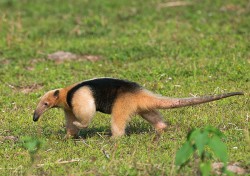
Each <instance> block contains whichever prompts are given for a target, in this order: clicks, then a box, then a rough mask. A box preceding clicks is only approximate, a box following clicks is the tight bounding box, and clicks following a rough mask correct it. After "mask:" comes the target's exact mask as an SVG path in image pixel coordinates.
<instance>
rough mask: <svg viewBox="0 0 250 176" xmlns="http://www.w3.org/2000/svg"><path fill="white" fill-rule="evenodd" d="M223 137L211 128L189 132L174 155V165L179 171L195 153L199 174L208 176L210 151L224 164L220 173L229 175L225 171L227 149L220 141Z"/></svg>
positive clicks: (218, 131)
mask: <svg viewBox="0 0 250 176" xmlns="http://www.w3.org/2000/svg"><path fill="white" fill-rule="evenodd" d="M223 137H224V135H223V134H222V132H220V130H218V129H216V128H214V127H211V126H208V127H205V128H204V129H200V128H198V129H194V130H192V131H190V132H189V133H188V135H187V141H186V142H185V143H184V144H183V145H182V147H181V148H180V149H179V150H178V151H177V153H176V158H175V164H176V165H177V166H180V169H181V168H182V167H183V166H185V165H186V164H187V163H188V162H189V159H190V157H191V155H192V154H195V152H196V151H197V153H198V157H199V158H200V164H199V172H200V174H201V175H203V176H206V175H209V174H210V172H211V170H212V168H211V162H210V160H211V158H212V154H211V153H210V151H211V152H213V153H214V155H215V156H216V157H218V158H219V159H220V160H221V161H222V162H223V163H224V166H223V168H222V172H223V173H226V174H229V172H228V171H227V170H226V163H227V161H228V155H227V147H226V145H225V144H224V143H223V142H222V140H221V139H222V138H223ZM208 148H209V149H210V150H208Z"/></svg>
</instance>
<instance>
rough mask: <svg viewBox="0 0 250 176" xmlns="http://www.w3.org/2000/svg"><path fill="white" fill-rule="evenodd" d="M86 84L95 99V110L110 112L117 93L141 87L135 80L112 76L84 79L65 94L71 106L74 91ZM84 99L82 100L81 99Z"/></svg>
mask: <svg viewBox="0 0 250 176" xmlns="http://www.w3.org/2000/svg"><path fill="white" fill-rule="evenodd" d="M83 86H88V87H89V88H90V89H91V90H92V92H93V97H94V100H95V105H96V110H97V111H100V112H103V113H106V114H110V113H111V111H112V106H113V104H114V102H115V100H116V98H117V96H118V95H120V94H123V93H126V92H136V91H138V90H140V89H142V87H141V86H140V85H138V84H137V83H135V82H130V81H126V80H120V79H113V78H98V79H93V80H88V81H84V82H82V83H80V84H78V85H76V86H75V87H73V88H72V89H71V90H70V91H69V92H68V94H67V103H68V105H69V107H71V108H72V98H73V96H74V94H75V92H76V91H77V90H78V89H79V88H81V87H83ZM83 101H84V100H83Z"/></svg>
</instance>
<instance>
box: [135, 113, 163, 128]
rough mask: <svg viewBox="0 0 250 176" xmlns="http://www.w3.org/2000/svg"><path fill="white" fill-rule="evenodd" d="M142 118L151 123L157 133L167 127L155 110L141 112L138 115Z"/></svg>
mask: <svg viewBox="0 0 250 176" xmlns="http://www.w3.org/2000/svg"><path fill="white" fill-rule="evenodd" d="M139 114H140V115H141V116H142V118H144V119H145V120H147V121H148V122H149V123H151V124H152V125H153V126H154V127H155V129H156V130H157V132H162V131H163V130H164V129H166V127H167V125H166V123H164V121H163V118H162V115H161V114H160V112H159V111H157V110H150V111H143V112H140V113H139Z"/></svg>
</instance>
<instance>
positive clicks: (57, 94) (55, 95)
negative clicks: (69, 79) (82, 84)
mask: <svg viewBox="0 0 250 176" xmlns="http://www.w3.org/2000/svg"><path fill="white" fill-rule="evenodd" d="M54 97H55V98H59V90H55V92H54Z"/></svg>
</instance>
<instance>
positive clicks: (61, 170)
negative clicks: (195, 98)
mask: <svg viewBox="0 0 250 176" xmlns="http://www.w3.org/2000/svg"><path fill="white" fill-rule="evenodd" d="M189 2H190V3H191V4H190V5H184V6H180V7H164V4H166V3H167V1H161V0H154V1H153V0H148V1H143V0H137V1H115V0H110V1H98V0H95V1H89V0H84V1H80V0H75V1H63V2H62V1H59V0H54V1H48V0H44V1H38V0H34V1H27V0H1V1H0V38H1V40H0V81H1V84H0V92H1V93H0V110H1V113H0V124H1V128H0V142H1V147H0V156H1V158H2V159H1V164H0V170H1V174H2V175H25V174H30V175H176V174H177V173H176V168H175V167H174V157H175V153H176V151H177V149H178V148H179V147H180V146H181V144H183V142H184V140H185V137H186V134H187V133H188V131H189V130H190V129H191V128H198V127H203V126H206V125H212V126H215V127H217V128H219V129H220V130H221V131H222V132H223V133H224V134H225V135H226V136H227V140H226V141H224V142H225V143H226V144H227V147H228V151H229V160H230V162H231V163H234V162H239V163H240V165H241V166H242V167H243V168H246V169H248V171H249V164H250V163H249V161H250V152H249V147H248V146H249V110H250V106H249V93H250V92H249V90H250V84H249V78H250V69H249V68H250V67H249V66H250V60H249V58H250V52H249V51H250V47H249V46H250V45H249V40H250V34H249V29H250V23H249V21H250V4H249V2H247V1H238V0H228V1H219V0H216V1H209V0H204V1H199V0H192V1H189ZM59 50H63V51H69V52H72V53H75V54H77V55H86V54H87V55H93V56H101V57H102V59H101V60H99V61H97V62H90V61H86V60H77V61H67V62H63V63H61V64H56V63H55V62H53V61H51V60H49V59H47V55H48V54H50V53H53V52H56V51H59ZM105 76H108V77H116V78H124V79H128V80H133V81H136V82H138V83H140V84H142V85H143V86H145V87H146V88H148V89H149V90H152V91H154V92H156V93H159V94H163V95H166V96H171V97H187V96H191V95H204V94H217V93H222V92H230V91H243V92H245V96H241V97H232V98H228V99H225V100H221V101H218V102H213V103H208V104H205V105H200V106H195V107H187V108H181V109H175V110H169V111H162V114H163V115H164V117H165V120H166V121H167V122H168V123H169V124H170V125H169V128H168V130H167V131H166V132H165V133H164V134H163V135H162V136H161V138H160V139H159V140H158V141H155V140H154V138H155V132H154V129H153V128H152V127H151V126H150V125H149V124H148V123H146V122H145V121H143V120H142V119H140V118H139V117H135V118H133V119H132V121H131V122H130V123H129V124H128V128H127V134H128V135H127V136H125V137H122V138H121V139H118V140H116V141H113V140H110V137H109V135H108V134H109V133H110V117H109V116H108V115H104V114H101V113H97V114H96V116H95V118H94V120H93V122H92V123H91V125H90V127H89V129H87V130H85V131H82V132H81V135H82V136H83V137H84V140H80V141H73V140H67V141H64V140H63V137H64V135H65V128H64V117H63V113H62V111H60V110H56V109H55V110H51V111H49V112H47V113H46V114H44V116H43V117H42V119H40V121H39V122H38V123H34V122H33V121H32V114H33V110H34V108H35V106H36V103H37V101H38V98H39V97H40V96H41V95H42V94H43V93H44V92H46V91H48V90H50V89H55V88H58V87H65V86H67V85H70V84H72V83H75V82H79V81H81V80H85V79H90V78H93V77H105ZM24 136H32V137H36V138H38V139H42V140H44V141H45V143H46V144H45V145H44V146H43V148H41V149H40V150H39V151H38V153H37V156H36V160H35V163H33V164H32V163H31V161H30V156H29V153H28V151H27V150H25V149H24V148H23V147H22V146H21V142H20V139H21V138H22V137H24ZM11 137H12V138H11ZM72 159H80V161H78V162H69V163H66V164H58V163H57V161H59V160H60V161H71V160H72ZM37 164H44V165H42V166H40V167H37ZM194 173H195V170H194V169H193V167H192V166H190V167H187V168H185V169H184V170H183V171H181V173H180V174H181V175H192V174H194Z"/></svg>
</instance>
